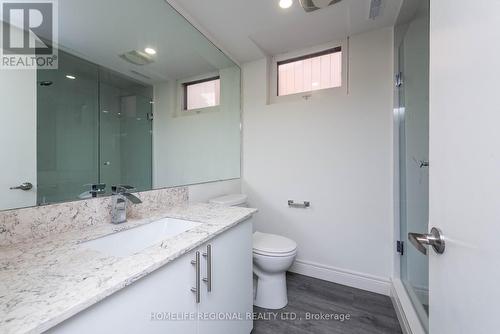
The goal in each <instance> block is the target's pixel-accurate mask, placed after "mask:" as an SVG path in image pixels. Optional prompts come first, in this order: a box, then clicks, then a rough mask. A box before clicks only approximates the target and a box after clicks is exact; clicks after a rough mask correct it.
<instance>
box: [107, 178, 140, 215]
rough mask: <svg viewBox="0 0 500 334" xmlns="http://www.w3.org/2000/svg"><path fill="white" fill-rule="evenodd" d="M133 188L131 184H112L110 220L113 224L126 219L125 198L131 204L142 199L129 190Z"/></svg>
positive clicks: (137, 202)
mask: <svg viewBox="0 0 500 334" xmlns="http://www.w3.org/2000/svg"><path fill="white" fill-rule="evenodd" d="M133 190H135V188H134V187H131V186H112V187H111V191H112V193H113V209H112V210H113V211H112V214H111V222H112V223H113V224H121V223H125V222H126V221H127V200H129V201H130V202H132V203H133V204H140V203H142V201H141V200H140V199H139V198H138V197H137V196H135V195H133V194H131V193H130V192H131V191H133Z"/></svg>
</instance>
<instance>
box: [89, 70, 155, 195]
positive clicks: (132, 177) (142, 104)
mask: <svg viewBox="0 0 500 334" xmlns="http://www.w3.org/2000/svg"><path fill="white" fill-rule="evenodd" d="M152 98H153V88H152V87H151V86H148V85H145V84H142V83H138V82H136V81H134V80H132V79H130V78H127V77H125V76H122V75H120V74H118V73H115V72H113V71H111V70H107V69H104V68H101V69H100V71H99V101H100V103H99V105H100V113H99V138H100V140H99V146H100V150H99V182H100V183H104V184H106V193H107V194H110V192H111V186H112V185H118V184H122V185H129V186H133V187H134V188H135V189H137V190H138V191H143V190H150V189H151V188H152V155H153V153H152V130H153V128H152V126H153V122H152Z"/></svg>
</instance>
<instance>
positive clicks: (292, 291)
mask: <svg viewBox="0 0 500 334" xmlns="http://www.w3.org/2000/svg"><path fill="white" fill-rule="evenodd" d="M287 283H288V284H287V285H288V305H287V306H286V307H285V308H284V309H282V310H278V311H273V310H266V309H262V308H258V307H254V312H257V313H256V314H257V315H260V316H261V318H260V319H259V318H257V319H256V320H255V321H254V330H253V331H252V334H281V333H286V334H305V333H313V334H336V333H339V334H350V333H355V334H393V333H394V334H396V333H397V334H400V333H402V331H401V327H400V325H399V322H398V319H397V316H396V312H395V311H394V308H393V306H392V302H391V299H390V298H389V297H387V296H383V295H379V294H376V293H372V292H367V291H363V290H358V289H354V288H350V287H347V286H344V285H339V284H335V283H331V282H326V281H322V280H318V279H315V278H311V277H307V276H302V275H298V274H294V273H288V274H287ZM268 312H271V313H268ZM273 312H275V313H273ZM288 312H290V313H288ZM308 313H309V314H316V315H321V314H331V315H335V314H337V315H338V317H341V316H342V315H344V316H346V315H347V314H348V315H349V316H350V318H349V320H344V321H340V319H338V320H313V319H309V320H308V319H307V314H308ZM263 316H267V318H265V319H262V317H263ZM274 316H276V317H277V319H276V320H269V319H273V318H274ZM287 316H288V319H287ZM293 316H296V317H297V318H296V319H295V320H292V319H290V317H293Z"/></svg>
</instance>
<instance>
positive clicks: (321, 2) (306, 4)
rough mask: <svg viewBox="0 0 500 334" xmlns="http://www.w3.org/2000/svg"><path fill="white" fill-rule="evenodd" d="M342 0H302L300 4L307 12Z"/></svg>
mask: <svg viewBox="0 0 500 334" xmlns="http://www.w3.org/2000/svg"><path fill="white" fill-rule="evenodd" d="M340 1H342V0H300V5H301V6H302V8H304V10H305V11H306V12H312V11H315V10H318V9H321V8H326V7H328V6H331V5H334V4H336V3H338V2H340Z"/></svg>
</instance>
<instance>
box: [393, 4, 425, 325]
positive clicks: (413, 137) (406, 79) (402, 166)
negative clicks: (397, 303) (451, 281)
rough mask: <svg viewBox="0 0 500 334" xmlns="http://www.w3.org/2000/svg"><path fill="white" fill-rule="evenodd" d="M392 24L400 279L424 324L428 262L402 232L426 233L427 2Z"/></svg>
mask: <svg viewBox="0 0 500 334" xmlns="http://www.w3.org/2000/svg"><path fill="white" fill-rule="evenodd" d="M397 29H401V30H399V31H400V32H401V33H402V34H403V38H402V39H401V43H400V44H399V45H397V47H398V65H399V74H398V76H399V80H398V96H399V117H398V119H399V171H400V175H399V176H400V182H399V184H400V189H399V190H400V191H399V192H400V224H401V225H400V233H401V235H400V240H401V241H403V242H404V247H403V254H402V256H401V281H402V282H403V285H404V286H405V288H406V291H407V293H408V295H409V297H410V299H411V301H412V303H413V306H414V308H415V310H416V312H417V314H418V315H419V318H420V320H421V322H422V324H423V325H424V328H428V321H429V320H428V313H429V288H428V287H429V261H428V257H427V256H426V255H424V254H422V253H421V252H419V251H418V250H417V249H416V248H415V247H413V246H412V245H411V243H410V241H409V240H408V233H409V232H412V233H422V234H426V233H428V219H429V161H428V157H429V2H428V0H427V1H422V2H421V4H420V8H419V9H418V10H417V13H416V15H415V17H414V18H413V19H412V20H411V21H410V22H409V23H407V24H406V25H404V26H402V27H398V28H397Z"/></svg>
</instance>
